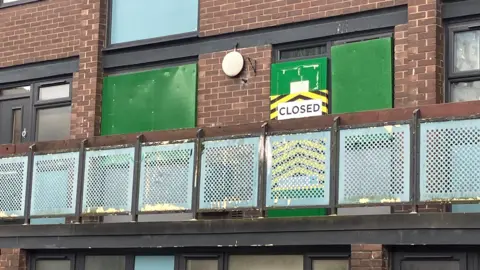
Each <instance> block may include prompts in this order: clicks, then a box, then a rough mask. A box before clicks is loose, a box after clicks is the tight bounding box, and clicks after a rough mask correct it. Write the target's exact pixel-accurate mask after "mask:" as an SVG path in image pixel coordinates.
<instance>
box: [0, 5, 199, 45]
mask: <svg viewBox="0 0 480 270" xmlns="http://www.w3.org/2000/svg"><path fill="white" fill-rule="evenodd" d="M0 1H2V0H0ZM30 1H31V0H30ZM34 1H39V0H34ZM113 1H115V0H107V27H106V28H107V29H106V34H107V37H106V43H105V45H106V46H105V47H106V48H105V49H104V51H108V50H113V49H125V48H130V47H137V46H144V45H151V44H156V43H164V42H169V41H177V40H183V39H189V38H198V36H199V33H200V0H197V1H198V2H199V3H198V9H197V30H196V31H191V32H185V33H180V34H174V35H168V36H163V37H154V38H147V39H141V40H133V41H127V42H121V43H115V44H113V43H112V26H113V23H112V22H113V9H112V6H113Z"/></svg>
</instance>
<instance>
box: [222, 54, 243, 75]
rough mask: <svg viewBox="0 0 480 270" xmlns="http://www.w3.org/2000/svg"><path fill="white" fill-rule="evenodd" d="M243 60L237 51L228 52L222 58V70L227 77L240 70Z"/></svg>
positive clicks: (238, 72) (236, 73)
mask: <svg viewBox="0 0 480 270" xmlns="http://www.w3.org/2000/svg"><path fill="white" fill-rule="evenodd" d="M243 65H244V60H243V56H242V54H240V53H239V52H237V51H233V52H229V53H228V54H227V55H225V57H224V58H223V62H222V70H223V72H224V73H225V75H227V76H228V77H235V76H237V75H238V74H240V72H242V69H243Z"/></svg>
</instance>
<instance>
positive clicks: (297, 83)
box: [270, 57, 328, 96]
mask: <svg viewBox="0 0 480 270" xmlns="http://www.w3.org/2000/svg"><path fill="white" fill-rule="evenodd" d="M327 63H328V60H327V58H326V57H321V58H314V59H307V60H298V61H292V62H283V63H276V64H272V82H271V91H270V95H271V96H277V95H288V94H293V93H300V92H312V91H319V90H326V89H327Z"/></svg>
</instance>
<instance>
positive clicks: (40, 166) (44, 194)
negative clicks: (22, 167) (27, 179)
mask: <svg viewBox="0 0 480 270" xmlns="http://www.w3.org/2000/svg"><path fill="white" fill-rule="evenodd" d="M78 163H79V153H78V152H76V153H61V154H51V155H38V156H35V158H34V164H33V179H32V207H31V209H30V213H31V215H32V216H37V215H64V214H75V201H76V197H77V196H76V195H77V179H78Z"/></svg>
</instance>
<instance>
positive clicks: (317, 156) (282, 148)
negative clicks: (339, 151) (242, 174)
mask: <svg viewBox="0 0 480 270" xmlns="http://www.w3.org/2000/svg"><path fill="white" fill-rule="evenodd" d="M267 167H268V174H267V207H273V206H308V205H327V204H328V203H329V186H330V185H329V183H330V132H316V133H307V134H297V135H280V136H272V137H269V138H268V140H267Z"/></svg>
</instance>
